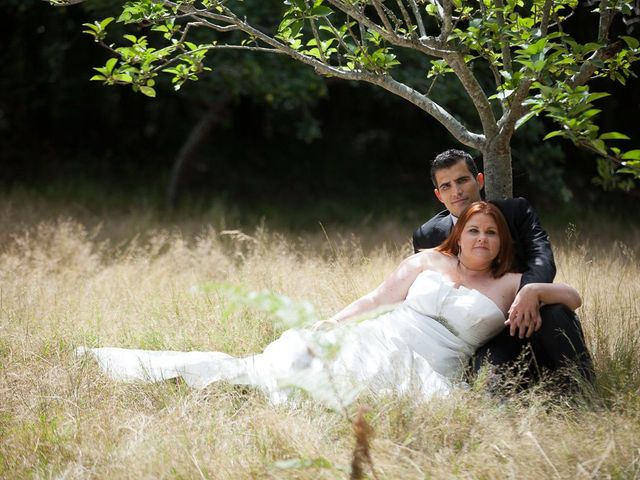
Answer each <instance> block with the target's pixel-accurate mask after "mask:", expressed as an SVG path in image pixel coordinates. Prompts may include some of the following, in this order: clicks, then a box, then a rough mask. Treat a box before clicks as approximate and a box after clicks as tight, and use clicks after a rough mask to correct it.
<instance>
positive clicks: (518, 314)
mask: <svg viewBox="0 0 640 480" xmlns="http://www.w3.org/2000/svg"><path fill="white" fill-rule="evenodd" d="M504 323H505V324H506V325H509V334H510V335H511V336H512V337H513V336H514V335H515V334H516V332H518V337H520V338H524V337H527V338H529V337H530V336H531V335H533V332H536V331H538V330H539V329H540V327H541V326H542V318H540V301H539V300H538V295H537V294H536V293H535V292H534V291H533V289H529V288H527V285H525V286H524V287H522V289H521V290H520V291H519V292H518V294H517V295H516V298H515V299H514V300H513V303H512V304H511V308H509V318H508V319H507V320H506V322H504Z"/></svg>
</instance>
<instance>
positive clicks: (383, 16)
mask: <svg viewBox="0 0 640 480" xmlns="http://www.w3.org/2000/svg"><path fill="white" fill-rule="evenodd" d="M372 3H373V8H375V9H376V13H377V14H378V17H380V20H382V24H383V25H384V28H386V29H387V30H388V31H389V33H391V32H393V27H392V26H391V23H390V22H389V17H387V14H386V13H384V9H383V8H382V5H380V0H372Z"/></svg>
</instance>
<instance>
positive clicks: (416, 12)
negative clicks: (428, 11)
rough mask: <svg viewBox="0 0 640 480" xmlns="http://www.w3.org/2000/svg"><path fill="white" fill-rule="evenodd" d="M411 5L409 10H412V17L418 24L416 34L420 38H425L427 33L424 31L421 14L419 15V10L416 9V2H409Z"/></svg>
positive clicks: (414, 0)
mask: <svg viewBox="0 0 640 480" xmlns="http://www.w3.org/2000/svg"><path fill="white" fill-rule="evenodd" d="M409 3H410V4H411V9H412V10H413V16H414V17H416V22H417V24H418V33H419V34H420V37H421V38H422V37H426V36H427V31H426V30H425V29H424V22H423V21H422V14H421V13H420V9H419V8H418V4H417V3H416V0H409Z"/></svg>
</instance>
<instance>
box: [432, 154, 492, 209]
mask: <svg viewBox="0 0 640 480" xmlns="http://www.w3.org/2000/svg"><path fill="white" fill-rule="evenodd" d="M435 178H436V185H437V187H436V189H435V190H434V193H435V194H436V197H438V200H440V201H441V202H442V203H444V206H445V207H447V210H449V212H451V213H452V214H453V215H455V216H456V217H459V216H460V214H461V213H462V212H463V211H464V209H465V208H467V207H468V206H469V205H471V204H472V203H473V202H478V201H480V200H481V197H480V190H481V189H482V187H483V186H484V176H483V175H482V173H479V174H478V175H477V176H475V177H474V176H473V175H472V174H471V172H470V171H469V168H468V167H467V164H466V163H465V161H464V160H460V161H459V162H457V163H454V164H453V165H452V166H451V167H449V168H441V169H440V170H437V171H436V172H435Z"/></svg>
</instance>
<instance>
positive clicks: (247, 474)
mask: <svg viewBox="0 0 640 480" xmlns="http://www.w3.org/2000/svg"><path fill="white" fill-rule="evenodd" d="M42 208H43V211H46V208H44V207H42ZM71 217H72V218H66V217H60V218H57V219H55V220H43V216H42V215H39V214H37V213H33V212H30V211H28V210H26V209H25V208H23V207H20V208H19V207H15V206H11V205H5V206H4V207H3V209H2V210H1V211H0V229H1V232H0V241H1V242H2V243H1V249H0V476H2V477H3V478H12V479H13V478H211V479H215V478H221V479H226V478H229V479H236V478H239V479H242V478H309V479H311V478H314V479H316V478H347V477H348V476H349V473H348V471H349V465H350V462H351V453H352V451H353V442H354V438H353V434H352V430H351V426H350V424H349V423H348V422H346V421H345V419H344V417H343V416H341V415H340V414H336V413H334V412H331V411H327V410H325V409H323V408H321V407H319V406H318V405H314V404H302V405H299V406H296V407H295V408H293V407H273V406H271V405H270V404H269V403H268V402H267V401H266V400H265V399H264V398H263V397H262V396H261V395H260V394H258V393H256V392H253V391H251V390H249V391H246V390H240V389H237V388H233V387H229V386H226V385H214V386H211V387H210V388H208V389H206V390H204V391H196V390H190V389H188V388H186V387H184V386H183V385H179V384H178V385H176V384H172V383H166V384H154V385H136V384H123V383H115V382H112V381H110V380H108V379H107V378H106V377H105V376H103V375H102V374H101V373H100V371H99V370H98V369H97V367H96V366H95V365H94V364H92V363H91V362H86V361H85V362H81V361H78V360H77V359H76V358H75V357H74V355H73V351H74V348H75V347H76V346H78V345H89V346H107V345H112V346H124V347H140V348H150V349H175V350H191V349H198V350H223V351H226V352H229V353H232V354H236V355H241V354H246V353H249V352H255V351H258V350H261V349H262V347H264V346H265V345H266V344H267V343H268V342H269V341H271V340H273V339H274V338H276V337H277V335H278V334H279V332H278V331H277V329H276V328H275V327H274V326H273V323H272V322H271V320H270V319H269V318H268V317H267V316H266V315H265V314H262V313H259V312H256V311H252V310H250V309H248V308H242V309H237V308H234V307H233V305H232V304H231V302H230V300H229V299H228V298H226V297H225V295H223V294H221V293H216V292H215V291H214V292H211V293H203V292H202V289H201V288H199V287H201V286H202V285H204V284H206V283H207V282H225V283H229V284H233V285H241V286H243V287H244V288H247V289H250V290H262V289H268V290H271V291H273V292H277V293H280V294H284V295H288V296H290V297H292V298H293V299H297V300H307V301H310V302H312V303H313V304H314V305H315V306H316V308H317V309H318V310H319V312H320V313H321V314H323V315H329V314H330V313H332V312H334V311H336V310H337V309H338V308H339V307H341V306H342V305H344V304H345V303H347V302H349V301H351V300H353V299H354V298H356V297H357V296H358V295H360V294H363V293H365V292H367V291H369V290H370V289H372V288H373V287H375V286H376V285H377V284H378V283H379V282H380V281H381V279H382V278H383V277H384V275H385V273H387V272H389V271H390V269H391V268H393V266H394V265H395V264H397V262H398V261H399V259H400V258H402V256H404V255H405V254H406V253H408V252H409V248H408V245H407V243H406V241H405V240H404V238H405V237H406V236H408V232H409V231H410V230H411V226H407V225H404V226H402V225H393V224H389V225H385V226H384V227H381V228H380V229H379V230H378V231H376V230H374V229H373V228H371V229H370V230H368V231H366V232H365V233H362V232H361V234H360V236H358V235H354V234H351V233H350V232H349V231H348V230H343V231H341V232H339V233H335V232H333V231H330V232H329V233H328V237H329V238H328V239H327V238H325V237H324V234H323V233H322V232H316V233H313V234H296V235H292V234H278V233H276V232H270V231H268V229H267V228H265V227H264V226H262V227H257V228H250V229H245V230H244V231H239V230H231V229H230V228H229V227H230V226H229V225H220V224H215V223H213V224H211V225H204V224H203V223H202V222H200V223H198V222H197V221H193V220H189V221H187V220H185V221H183V222H181V223H178V224H174V225H172V226H170V225H166V224H163V223H162V222H160V221H158V220H157V219H156V218H155V217H154V216H153V215H149V214H145V213H139V212H137V213H136V212H131V213H126V212H124V213H121V214H118V215H114V216H111V217H104V218H101V217H99V216H93V215H92V214H87V212H83V211H82V210H81V209H80V210H79V211H77V212H71ZM200 220H202V219H200ZM231 227H233V226H231ZM627 233H628V234H629V235H630V236H628V237H627V240H629V239H631V242H629V241H627V243H614V242H609V243H604V242H603V241H602V236H601V235H602V232H600V236H598V237H597V238H596V237H593V238H596V239H595V240H592V239H591V238H592V237H591V236H590V234H589V232H584V233H581V234H577V235H576V234H575V233H573V234H572V235H570V236H568V237H567V236H566V234H565V233H564V232H554V242H555V245H556V256H557V263H558V270H559V275H558V278H559V280H563V281H567V282H569V283H571V284H573V285H575V286H576V287H578V289H579V290H580V291H581V292H582V293H583V296H584V300H585V304H584V306H583V307H582V308H581V310H580V311H579V314H580V317H581V318H582V321H583V326H584V328H585V332H586V335H587V338H588V342H589V345H590V347H591V350H592V352H593V355H594V359H595V362H596V369H597V374H598V389H597V391H595V392H593V393H592V395H591V396H590V398H588V399H585V400H584V401H582V402H578V403H577V404H571V405H568V404H563V403H561V402H557V401H554V400H553V399H551V398H550V397H549V396H548V395H547V394H546V393H544V392H543V391H540V390H537V389H534V390H531V391H528V392H526V393H524V394H522V395H520V396H518V397H513V398H510V399H506V400H504V399H503V400H498V399H494V398H491V397H490V396H488V395H487V394H486V393H485V392H484V391H483V390H482V389H481V388H477V389H471V390H469V391H465V392H459V393H456V394H454V395H453V396H451V397H449V398H446V399H436V400H432V401H429V402H418V401H416V400H415V399H413V398H411V397H410V396H406V397H389V398H386V399H383V400H375V401H374V400H370V399H362V402H363V403H366V404H367V405H368V406H369V407H370V410H369V412H368V413H367V421H368V423H369V424H370V425H371V426H372V427H373V430H374V431H375V437H374V438H373V439H372V440H371V445H370V447H371V456H372V460H373V462H374V466H375V471H376V473H377V477H378V478H389V479H392V478H393V479H395V478H640V396H639V393H640V353H639V352H640V350H639V349H638V347H639V346H640V345H639V342H640V332H639V329H640V307H639V306H638V299H639V298H640V282H638V280H637V278H638V276H639V275H640V267H639V266H638V262H637V255H638V248H637V247H638V244H636V243H634V242H635V240H636V238H637V232H636V233H634V232H627ZM361 238H366V239H367V243H366V245H365V246H364V247H363V242H362V241H361ZM385 241H386V243H385ZM370 246H374V247H370ZM287 460H289V461H287ZM365 473H366V474H367V475H370V474H371V472H370V471H369V470H367V468H365Z"/></svg>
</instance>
